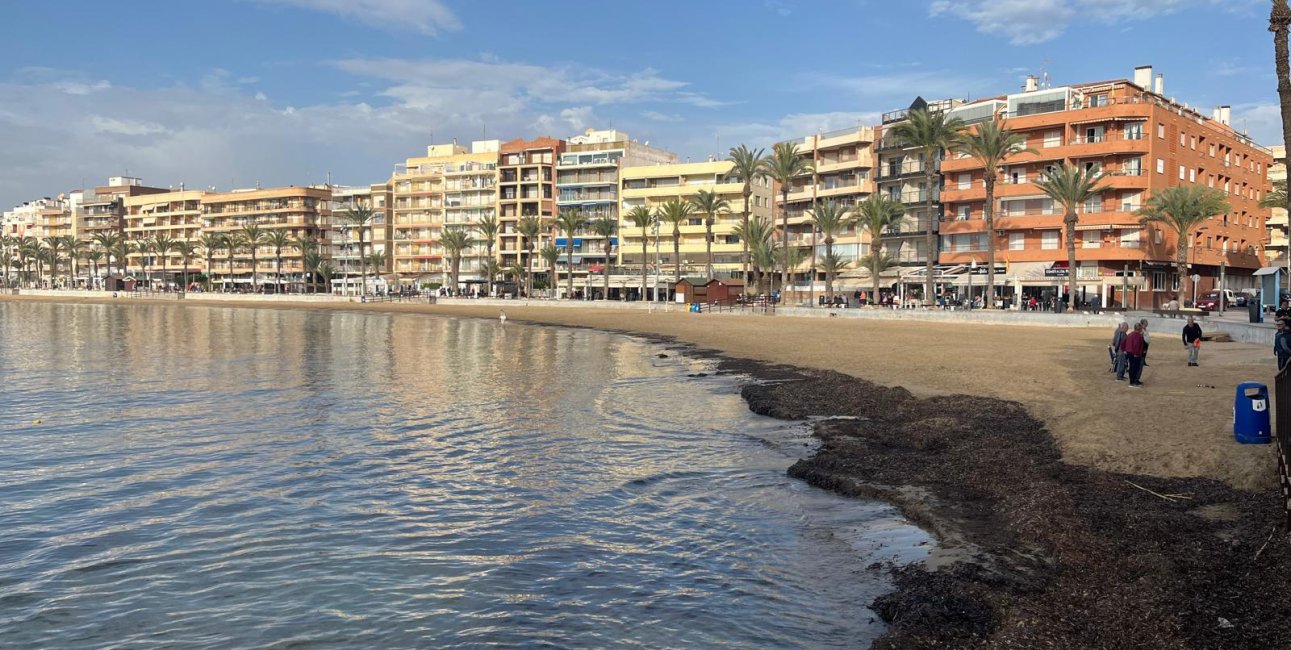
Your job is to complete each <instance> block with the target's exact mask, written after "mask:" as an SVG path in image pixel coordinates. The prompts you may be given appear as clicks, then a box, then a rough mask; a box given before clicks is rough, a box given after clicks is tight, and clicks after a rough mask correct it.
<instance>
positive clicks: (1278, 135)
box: [1233, 103, 1282, 146]
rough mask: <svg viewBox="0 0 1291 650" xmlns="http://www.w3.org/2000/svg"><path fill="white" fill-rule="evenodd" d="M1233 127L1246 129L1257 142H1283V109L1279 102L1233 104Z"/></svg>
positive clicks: (1272, 143)
mask: <svg viewBox="0 0 1291 650" xmlns="http://www.w3.org/2000/svg"><path fill="white" fill-rule="evenodd" d="M1233 128H1235V129H1237V130H1238V131H1242V130H1245V131H1246V132H1247V133H1249V134H1250V136H1251V138H1253V139H1254V140H1255V141H1256V142H1258V143H1260V144H1262V145H1265V146H1272V145H1280V144H1282V111H1281V109H1280V108H1279V107H1278V105H1277V104H1259V103H1251V104H1237V105H1235V106H1233Z"/></svg>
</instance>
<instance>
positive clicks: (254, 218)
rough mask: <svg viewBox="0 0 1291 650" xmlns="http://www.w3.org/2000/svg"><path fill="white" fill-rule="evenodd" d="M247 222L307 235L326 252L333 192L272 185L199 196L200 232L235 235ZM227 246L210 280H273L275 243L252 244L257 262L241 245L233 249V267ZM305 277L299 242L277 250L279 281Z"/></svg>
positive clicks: (294, 282)
mask: <svg viewBox="0 0 1291 650" xmlns="http://www.w3.org/2000/svg"><path fill="white" fill-rule="evenodd" d="M251 224H255V225H257V226H259V227H260V229H261V230H263V231H266V232H271V231H283V232H286V233H287V235H288V236H289V237H291V238H292V239H294V240H308V241H310V242H313V244H314V245H315V246H317V248H318V250H319V252H320V253H321V254H323V255H324V257H326V254H327V252H328V251H329V250H330V246H331V226H332V192H331V190H330V189H329V188H327V187H296V186H291V187H276V188H270V189H249V190H233V191H230V192H210V193H207V194H205V195H203V196H202V227H203V232H209V233H214V234H218V235H231V236H240V235H241V233H242V229H243V228H244V227H246V226H249V225H251ZM228 253H229V251H228V250H227V249H223V250H219V251H217V254H216V256H215V257H216V262H215V264H214V265H213V266H214V267H215V268H214V269H212V281H213V282H214V283H215V284H218V285H222V286H225V287H232V286H238V285H248V284H251V283H252V282H253V280H254V282H255V283H256V284H258V285H264V284H271V285H272V284H275V274H276V272H277V268H276V263H275V262H276V260H275V257H274V248H273V247H272V246H268V245H262V246H260V247H259V248H257V249H256V264H255V268H254V269H253V268H252V266H251V252H250V251H249V250H248V249H247V248H246V247H243V246H239V247H237V248H235V249H234V250H233V265H232V268H230V267H229V264H228ZM308 281H309V278H308V277H307V274H306V269H305V259H304V253H303V251H301V250H300V248H298V247H294V246H288V247H286V248H284V249H283V250H282V278H281V281H280V282H279V283H278V284H279V285H280V286H284V287H290V286H294V287H296V288H302V287H304V286H305V285H306V283H307V282H308Z"/></svg>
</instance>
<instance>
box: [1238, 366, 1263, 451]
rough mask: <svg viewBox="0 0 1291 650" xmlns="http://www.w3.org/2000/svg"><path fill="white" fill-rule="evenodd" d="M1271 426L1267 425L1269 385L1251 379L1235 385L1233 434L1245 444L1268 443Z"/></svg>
mask: <svg viewBox="0 0 1291 650" xmlns="http://www.w3.org/2000/svg"><path fill="white" fill-rule="evenodd" d="M1271 435H1272V428H1271V426H1270V425H1269V387H1268V386H1265V385H1264V384H1260V383H1257V382H1253V381H1247V382H1243V383H1240V384H1238V385H1237V391H1236V394H1235V395H1234V397H1233V436H1234V437H1235V438H1237V442H1240V443H1242V444H1246V445H1263V444H1268V443H1269V442H1270V440H1271V438H1270V436H1271Z"/></svg>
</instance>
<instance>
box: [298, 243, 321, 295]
mask: <svg viewBox="0 0 1291 650" xmlns="http://www.w3.org/2000/svg"><path fill="white" fill-rule="evenodd" d="M291 247H292V248H294V249H296V250H298V251H300V270H301V283H302V284H304V285H305V286H304V287H302V288H303V289H305V291H306V292H307V293H308V292H309V291H310V290H311V289H312V288H313V284H314V271H315V270H316V269H317V268H318V264H319V263H320V262H321V261H322V257H321V256H320V255H318V244H317V243H316V242H315V241H314V239H313V238H312V237H310V236H309V235H305V234H300V235H296V236H295V237H292V239H291Z"/></svg>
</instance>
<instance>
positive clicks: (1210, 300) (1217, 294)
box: [1197, 289, 1237, 311]
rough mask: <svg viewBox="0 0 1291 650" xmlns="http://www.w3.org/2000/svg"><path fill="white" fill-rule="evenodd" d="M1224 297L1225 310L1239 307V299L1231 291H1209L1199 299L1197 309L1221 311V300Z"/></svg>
mask: <svg viewBox="0 0 1291 650" xmlns="http://www.w3.org/2000/svg"><path fill="white" fill-rule="evenodd" d="M1221 296H1222V297H1223V298H1222V299H1223V308H1224V309H1230V308H1232V307H1235V306H1237V298H1236V296H1234V295H1233V292H1232V290H1231V289H1224V290H1223V291H1207V292H1206V293H1204V294H1202V295H1201V297H1200V298H1198V299H1197V308H1198V309H1200V310H1202V311H1215V310H1218V309H1220V299H1221Z"/></svg>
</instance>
